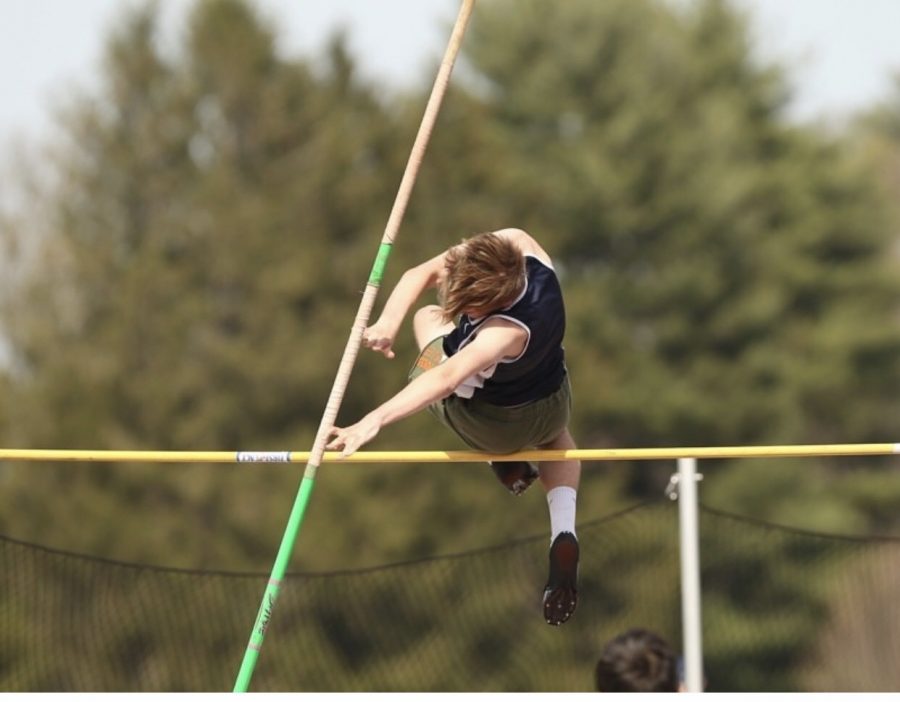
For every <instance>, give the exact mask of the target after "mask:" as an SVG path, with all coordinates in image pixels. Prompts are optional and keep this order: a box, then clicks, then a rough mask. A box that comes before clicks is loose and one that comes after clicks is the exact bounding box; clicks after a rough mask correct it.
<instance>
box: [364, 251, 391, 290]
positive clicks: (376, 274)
mask: <svg viewBox="0 0 900 702" xmlns="http://www.w3.org/2000/svg"><path fill="white" fill-rule="evenodd" d="M390 255H391V245H390V244H382V245H381V246H379V247H378V255H376V256H375V263H374V264H372V272H371V273H370V274H369V285H374V286H376V287H377V286H379V285H381V279H382V278H383V277H384V268H385V266H386V265H387V260H388V256H390Z"/></svg>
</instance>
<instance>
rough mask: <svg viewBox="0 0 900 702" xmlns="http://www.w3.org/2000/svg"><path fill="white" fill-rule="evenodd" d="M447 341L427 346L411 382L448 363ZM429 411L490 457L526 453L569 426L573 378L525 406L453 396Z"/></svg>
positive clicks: (469, 443)
mask: <svg viewBox="0 0 900 702" xmlns="http://www.w3.org/2000/svg"><path fill="white" fill-rule="evenodd" d="M443 340H444V339H443V337H438V338H437V339H435V340H434V341H432V342H430V343H429V344H427V345H426V346H425V348H424V349H423V350H422V353H420V354H419V357H418V358H417V359H416V362H415V364H414V365H413V367H412V369H411V370H410V372H409V379H410V380H413V379H414V378H416V377H418V376H419V375H421V374H422V373H424V372H425V371H426V370H429V369H431V368H434V367H435V366H437V365H439V364H440V363H442V362H443V361H445V360H446V357H445V356H444V353H443V346H442V343H443ZM428 410H429V412H431V413H432V414H433V415H435V416H436V417H437V418H438V419H439V420H440V421H441V422H442V423H443V424H445V425H446V426H447V427H449V428H450V429H452V430H453V432H454V433H455V434H456V435H457V436H459V438H461V439H462V440H463V441H465V442H466V444H468V445H469V446H471V447H472V448H473V449H476V450H478V451H486V452H488V453H513V452H514V451H522V450H524V449H529V448H534V447H536V446H542V445H544V444H547V443H549V442H551V441H553V440H554V439H555V438H556V437H557V436H559V435H560V434H561V433H562V432H563V430H564V429H565V428H566V427H567V426H568V425H569V417H570V415H571V413H572V391H571V388H570V387H569V375H568V373H567V374H566V376H565V377H564V378H563V382H562V385H561V386H560V387H559V390H557V391H556V392H554V393H553V394H552V395H548V396H547V397H544V398H541V399H540V400H536V401H535V402H529V403H527V404H524V405H518V406H515V407H502V406H500V405H492V404H490V403H489V402H484V401H482V400H478V399H474V398H473V399H469V400H467V399H465V398H462V397H459V396H457V395H450V396H449V397H446V398H444V399H443V400H440V401H439V402H435V403H433V404H431V405H429V407H428Z"/></svg>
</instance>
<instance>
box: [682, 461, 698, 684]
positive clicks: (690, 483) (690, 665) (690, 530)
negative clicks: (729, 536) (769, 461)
mask: <svg viewBox="0 0 900 702" xmlns="http://www.w3.org/2000/svg"><path fill="white" fill-rule="evenodd" d="M678 520H679V532H680V534H681V619H682V629H683V631H684V651H683V654H684V681H685V686H686V687H687V691H688V692H703V639H702V636H703V635H702V631H701V614H700V532H699V528H698V523H699V519H698V510H697V459H696V458H679V459H678Z"/></svg>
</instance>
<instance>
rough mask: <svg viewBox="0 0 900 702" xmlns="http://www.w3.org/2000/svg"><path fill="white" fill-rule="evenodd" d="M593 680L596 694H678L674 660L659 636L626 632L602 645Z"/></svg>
mask: <svg viewBox="0 0 900 702" xmlns="http://www.w3.org/2000/svg"><path fill="white" fill-rule="evenodd" d="M594 680H595V683H596V687H597V691H598V692H678V689H679V681H678V658H677V656H676V655H675V653H674V651H672V649H671V648H670V647H669V644H668V643H666V641H665V639H663V638H662V637H661V636H659V635H657V634H654V633H653V632H652V631H647V630H646V629H630V630H629V631H626V632H625V633H623V634H619V635H618V636H617V637H615V638H614V639H612V640H611V641H610V642H609V643H607V644H606V646H605V647H604V649H603V653H601V654H600V660H598V661H597V667H596V669H595V670H594Z"/></svg>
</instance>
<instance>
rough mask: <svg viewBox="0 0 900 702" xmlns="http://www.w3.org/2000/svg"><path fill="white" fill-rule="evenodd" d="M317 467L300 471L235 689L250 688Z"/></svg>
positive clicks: (312, 466) (309, 467) (239, 690)
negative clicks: (297, 486)
mask: <svg viewBox="0 0 900 702" xmlns="http://www.w3.org/2000/svg"><path fill="white" fill-rule="evenodd" d="M316 468H317V466H314V465H312V464H307V466H306V470H305V471H304V473H303V480H302V481H300V489H299V490H297V498H296V499H295V500H294V507H293V508H292V509H291V516H290V517H288V523H287V527H286V528H285V530H284V536H283V537H282V539H281V546H279V548H278V555H277V556H276V557H275V565H274V566H273V567H272V575H271V577H270V578H269V583H268V584H267V585H266V591H265V593H264V594H263V598H262V602H261V603H260V605H259V612H257V614H256V621H255V622H254V624H253V631H252V632H251V633H250V642H249V643H248V644H247V650H246V651H245V652H244V660H243V661H242V662H241V669H240V670H239V671H238V676H237V680H236V681H235V683H234V692H246V691H247V690H248V689H249V687H250V680H251V678H252V677H253V670H254V668H256V660H257V659H258V658H259V652H260V650H261V649H262V645H263V640H264V639H265V637H266V629H268V628H269V622H270V621H272V610H274V609H275V601H276V600H277V599H278V592H279V590H280V589H281V582H282V580H283V579H284V574H285V572H286V571H287V567H288V563H289V562H290V560H291V553H293V551H294V542H295V541H296V540H297V534H298V533H299V532H300V526H301V524H302V523H303V516H304V515H305V514H306V507H307V505H308V504H309V498H310V495H312V489H313V485H315V474H316Z"/></svg>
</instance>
